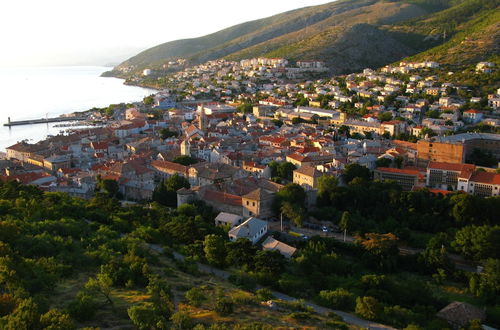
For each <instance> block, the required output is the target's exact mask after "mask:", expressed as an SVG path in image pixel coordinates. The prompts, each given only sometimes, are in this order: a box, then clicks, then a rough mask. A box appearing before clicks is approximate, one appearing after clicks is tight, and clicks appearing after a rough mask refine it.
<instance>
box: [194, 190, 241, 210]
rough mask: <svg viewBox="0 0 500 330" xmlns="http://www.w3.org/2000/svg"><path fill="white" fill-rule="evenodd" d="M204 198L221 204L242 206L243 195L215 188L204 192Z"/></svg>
mask: <svg viewBox="0 0 500 330" xmlns="http://www.w3.org/2000/svg"><path fill="white" fill-rule="evenodd" d="M203 199H204V200H207V201H212V202H216V203H221V204H228V205H233V206H241V197H240V196H236V195H231V194H226V193H224V192H220V191H215V190H206V191H205V193H204V194H203Z"/></svg>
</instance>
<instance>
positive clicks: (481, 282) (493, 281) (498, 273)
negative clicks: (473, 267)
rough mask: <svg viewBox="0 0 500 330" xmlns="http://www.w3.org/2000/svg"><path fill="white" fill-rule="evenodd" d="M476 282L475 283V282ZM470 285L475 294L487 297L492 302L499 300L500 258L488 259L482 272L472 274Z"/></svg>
mask: <svg viewBox="0 0 500 330" xmlns="http://www.w3.org/2000/svg"><path fill="white" fill-rule="evenodd" d="M474 282H475V283H474ZM469 287H470V289H471V291H472V293H474V294H475V295H477V296H479V297H483V298H485V299H486V300H487V301H488V302H490V303H495V300H496V303H498V302H499V299H498V296H499V295H500V259H493V258H490V259H487V260H486V261H485V262H484V269H483V271H482V272H481V274H479V275H477V274H475V275H473V276H471V279H470V282H469Z"/></svg>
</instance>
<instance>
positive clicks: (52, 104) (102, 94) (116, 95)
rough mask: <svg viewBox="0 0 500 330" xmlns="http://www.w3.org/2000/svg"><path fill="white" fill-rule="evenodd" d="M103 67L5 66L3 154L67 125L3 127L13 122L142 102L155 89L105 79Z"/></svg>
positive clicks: (0, 109) (0, 95)
mask: <svg viewBox="0 0 500 330" xmlns="http://www.w3.org/2000/svg"><path fill="white" fill-rule="evenodd" d="M110 69H111V68H109V67H102V66H64V67H16V68H0V152H5V148H6V147H8V146H11V145H13V144H15V143H17V142H19V141H22V140H27V141H28V142H29V143H35V142H38V141H40V140H43V139H45V138H47V136H48V135H57V134H59V133H60V131H61V130H65V129H67V128H61V127H54V126H55V125H57V124H60V123H50V124H36V125H25V126H12V127H11V128H9V127H6V126H3V124H4V123H6V122H7V121H8V118H9V117H10V119H11V121H16V120H25V119H40V118H46V117H49V118H50V117H57V116H59V115H61V114H68V113H72V112H74V111H83V110H88V109H91V108H93V107H106V106H108V105H110V104H115V103H121V102H125V103H130V102H134V101H140V100H142V99H143V98H144V97H145V96H148V95H151V94H153V93H155V91H154V90H152V89H148V88H142V87H137V86H128V85H124V84H123V82H124V81H123V80H122V79H117V78H109V77H101V76H100V75H101V74H102V73H103V72H105V71H108V70H110Z"/></svg>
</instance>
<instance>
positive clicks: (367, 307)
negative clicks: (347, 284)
mask: <svg viewBox="0 0 500 330" xmlns="http://www.w3.org/2000/svg"><path fill="white" fill-rule="evenodd" d="M355 311H356V314H358V315H359V316H361V317H362V318H365V319H367V320H371V321H373V320H376V319H377V318H378V316H379V315H380V313H381V312H382V306H381V304H380V303H379V302H378V300H377V299H375V298H373V297H369V296H367V297H358V298H356V310H355Z"/></svg>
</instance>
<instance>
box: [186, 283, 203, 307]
mask: <svg viewBox="0 0 500 330" xmlns="http://www.w3.org/2000/svg"><path fill="white" fill-rule="evenodd" d="M184 296H185V297H186V299H187V301H188V302H189V304H190V305H192V306H195V307H200V306H201V305H202V304H203V302H205V301H206V300H207V296H206V295H205V292H204V291H203V289H202V288H200V287H194V288H191V289H189V290H188V291H186V293H185V294H184Z"/></svg>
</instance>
